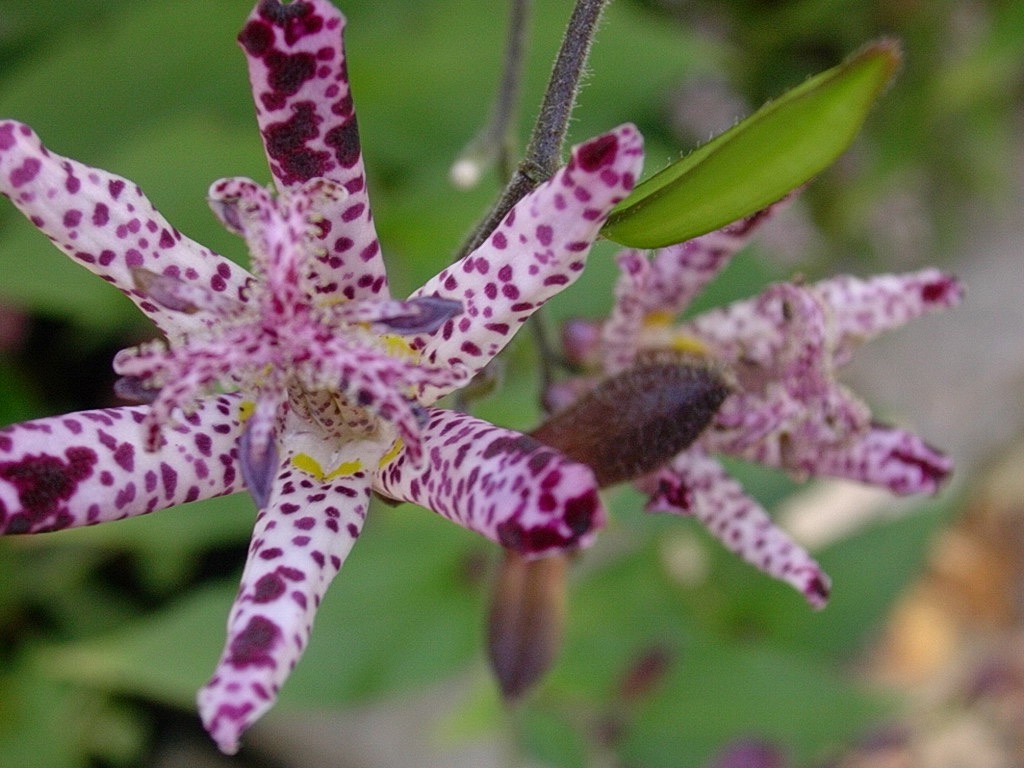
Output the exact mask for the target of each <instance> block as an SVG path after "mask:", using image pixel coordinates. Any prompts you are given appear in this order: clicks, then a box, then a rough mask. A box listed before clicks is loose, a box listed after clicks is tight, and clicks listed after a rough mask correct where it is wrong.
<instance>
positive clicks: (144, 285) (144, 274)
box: [132, 267, 199, 315]
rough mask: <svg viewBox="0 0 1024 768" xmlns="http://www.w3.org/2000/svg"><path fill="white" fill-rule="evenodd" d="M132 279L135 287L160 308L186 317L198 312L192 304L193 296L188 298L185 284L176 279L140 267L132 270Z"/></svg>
mask: <svg viewBox="0 0 1024 768" xmlns="http://www.w3.org/2000/svg"><path fill="white" fill-rule="evenodd" d="M132 279H133V280H134V281H135V287H136V288H138V289H139V290H140V291H142V292H143V293H144V294H146V296H148V297H149V298H151V299H152V300H153V301H155V302H156V303H157V304H159V305H160V306H161V307H164V308H166V309H170V310H172V311H174V312H184V313H185V314H186V315H193V314H195V313H196V312H198V311H199V307H198V306H197V305H196V304H195V303H194V301H193V299H194V298H195V296H194V295H192V296H190V295H189V294H190V293H193V294H194V292H193V291H190V290H189V288H191V287H192V286H189V285H188V284H187V283H185V282H183V281H181V280H179V279H178V278H176V277H169V276H168V275H160V274H157V273H156V272H152V271H150V270H148V269H144V268H142V267H135V268H134V269H133V270H132Z"/></svg>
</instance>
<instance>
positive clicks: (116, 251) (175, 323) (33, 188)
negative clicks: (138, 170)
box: [0, 121, 248, 339]
mask: <svg viewBox="0 0 1024 768" xmlns="http://www.w3.org/2000/svg"><path fill="white" fill-rule="evenodd" d="M0 193H2V194H3V195H4V196H6V197H8V198H10V200H11V202H13V203H14V205H15V206H16V207H17V208H18V209H19V210H20V211H21V212H22V213H23V214H25V216H26V217H27V218H28V219H29V220H30V221H31V222H32V223H33V224H34V225H35V226H36V227H38V228H39V229H40V230H41V231H42V232H43V233H44V234H45V235H46V236H47V237H49V238H50V239H51V240H52V241H53V242H54V243H55V244H56V245H57V246H58V247H59V248H60V249H61V250H62V251H64V253H66V254H67V255H68V256H70V257H71V258H72V259H73V260H74V261H76V262H77V263H79V264H81V265H82V266H84V267H85V268H86V269H88V270H89V271H91V272H93V273H95V274H97V275H99V276H100V277H102V278H103V279H104V280H107V281H108V282H111V283H113V284H114V285H115V286H117V287H118V288H120V289H121V290H122V291H123V292H124V293H126V294H127V295H128V296H129V298H131V300H132V301H134V302H135V303H136V304H137V305H138V307H139V308H140V309H141V310H142V311H143V312H145V313H146V315H148V316H149V317H150V318H151V319H152V320H153V322H155V323H156V324H157V326H158V327H159V328H160V330H161V331H163V332H164V333H165V334H166V335H167V336H168V338H171V339H175V338H178V337H180V336H181V335H183V334H188V333H190V332H193V331H197V330H200V329H204V328H207V327H208V326H209V323H210V319H209V317H207V316H206V315H203V314H191V315H190V314H185V313H182V312H180V311H175V310H172V309H168V308H167V307H165V306H163V305H161V304H159V303H158V302H156V301H153V300H151V299H150V298H149V297H148V296H147V295H146V294H145V293H144V292H143V291H141V290H140V289H139V288H138V286H137V285H136V282H135V278H134V275H133V270H135V269H137V268H143V269H146V270H148V271H150V272H153V273H156V274H158V275H168V276H170V277H174V278H177V279H178V280H181V281H182V282H184V283H188V284H194V285H196V286H200V287H202V288H203V289H208V290H210V291H212V292H213V293H215V294H219V295H223V296H226V297H230V298H232V299H238V298H240V296H241V291H242V289H243V287H244V285H245V283H246V280H247V279H248V273H247V272H246V271H245V270H244V269H242V268H241V267H239V266H237V265H236V264H233V263H232V262H230V261H228V260H227V259H225V258H222V257H221V256H218V255H217V254H215V253H212V252H211V251H209V250H207V249H206V248H203V247H202V246H200V245H199V244H197V243H195V242H193V241H192V240H189V239H188V238H187V237H185V236H184V235H182V234H181V233H180V232H178V230H176V229H175V228H174V227H172V226H171V225H170V224H168V223H167V221H166V219H164V218H163V216H161V215H160V214H159V213H157V211H156V209H155V208H153V206H152V205H151V204H150V202H149V201H148V200H147V199H146V198H145V196H144V195H143V194H142V191H141V190H140V189H139V188H138V187H137V186H136V185H135V184H133V183H132V182H130V181H127V180H126V179H122V178H121V177H120V176H115V175H114V174H112V173H107V172H106V171H100V170H97V169H95V168H90V167H88V166H86V165H83V164H81V163H78V162H76V161H74V160H69V159H68V158H65V157H61V156H60V155H57V154H54V153H52V152H50V151H49V150H47V149H46V148H45V147H43V145H42V143H41V142H40V140H39V137H38V136H36V134H35V133H34V132H33V131H32V130H31V129H30V128H29V127H28V126H26V125H22V124H20V123H15V122H11V121H6V122H0Z"/></svg>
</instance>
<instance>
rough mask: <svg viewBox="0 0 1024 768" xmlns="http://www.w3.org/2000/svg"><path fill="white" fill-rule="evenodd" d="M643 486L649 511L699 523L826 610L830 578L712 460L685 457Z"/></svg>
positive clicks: (692, 454) (693, 453) (690, 453)
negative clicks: (689, 517)
mask: <svg viewBox="0 0 1024 768" xmlns="http://www.w3.org/2000/svg"><path fill="white" fill-rule="evenodd" d="M643 485H644V487H645V488H647V489H648V491H649V492H650V493H651V498H650V501H649V503H648V506H647V508H648V510H649V511H651V512H671V513H674V514H681V515H692V516H693V517H696V518H697V519H698V520H700V522H701V523H702V524H703V525H704V527H705V528H707V530H708V531H709V532H710V533H711V534H712V535H713V536H714V537H715V538H716V539H718V540H719V541H720V542H722V544H723V545H724V546H725V547H726V548H727V549H729V550H730V551H731V552H733V553H734V554H736V555H738V556H739V557H742V558H743V559H744V560H746V561H747V562H748V563H751V564H752V565H754V566H756V567H757V568H759V569H761V570H762V571H764V572H765V573H767V574H768V575H769V576H772V577H774V578H776V579H779V580H781V581H784V582H786V583H787V584H790V585H791V586H793V587H794V588H796V589H797V591H799V592H800V593H801V594H803V595H804V597H805V598H806V599H807V602H808V603H810V604H811V606H812V607H814V608H823V607H824V605H825V602H826V601H827V600H828V594H829V584H830V582H829V579H828V576H826V575H825V574H824V573H823V572H822V570H821V568H820V567H819V565H818V564H817V563H816V562H815V561H814V559H813V558H812V557H811V556H810V555H808V554H807V552H806V551H805V550H804V549H803V548H802V547H801V546H800V545H799V544H797V543H796V542H794V541H793V540H792V539H791V538H790V537H789V536H788V535H787V534H786V532H785V531H783V530H782V529H781V528H778V527H776V525H775V524H774V523H773V522H772V521H771V518H770V517H768V514H767V513H766V512H765V511H764V509H762V508H761V506H760V505H759V504H758V503H757V502H756V501H754V500H753V499H751V498H750V497H749V496H747V495H746V494H745V493H744V492H743V488H742V486H741V485H740V484H739V483H738V482H736V481H735V480H734V479H733V478H731V477H730V476H729V475H728V474H727V473H726V472H725V470H724V469H723V468H722V466H721V465H720V464H719V463H718V462H717V461H715V460H714V459H713V458H711V457H710V456H708V455H707V454H705V453H703V452H702V451H699V450H688V451H684V452H683V453H681V454H679V456H677V457H676V458H675V459H673V460H672V461H671V462H670V463H669V465H668V466H666V467H665V468H664V469H662V470H659V471H658V472H656V473H654V474H653V475H651V476H650V477H648V478H646V479H645V480H644V483H643Z"/></svg>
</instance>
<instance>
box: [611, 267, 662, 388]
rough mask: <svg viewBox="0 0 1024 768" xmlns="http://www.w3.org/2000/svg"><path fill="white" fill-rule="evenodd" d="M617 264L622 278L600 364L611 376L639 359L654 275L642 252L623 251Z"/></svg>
mask: <svg viewBox="0 0 1024 768" xmlns="http://www.w3.org/2000/svg"><path fill="white" fill-rule="evenodd" d="M616 261H617V262H618V264H619V279H618V280H617V281H616V283H615V303H614V305H613V306H612V312H611V314H610V315H609V316H608V320H607V321H606V322H605V324H604V327H603V328H602V329H601V346H600V348H601V363H602V366H603V370H604V372H605V373H606V374H609V375H614V374H617V373H621V372H622V371H624V370H626V368H628V367H629V366H631V365H632V364H633V361H634V360H636V355H637V352H638V351H639V345H640V333H641V330H642V329H643V326H644V322H645V321H646V319H647V314H648V312H647V301H646V298H645V295H646V291H647V285H648V283H649V282H650V280H651V277H652V274H653V273H652V271H651V263H650V261H648V259H647V256H646V254H645V253H644V252H642V251H637V250H633V249H629V250H625V251H620V252H619V254H618V255H617V256H616Z"/></svg>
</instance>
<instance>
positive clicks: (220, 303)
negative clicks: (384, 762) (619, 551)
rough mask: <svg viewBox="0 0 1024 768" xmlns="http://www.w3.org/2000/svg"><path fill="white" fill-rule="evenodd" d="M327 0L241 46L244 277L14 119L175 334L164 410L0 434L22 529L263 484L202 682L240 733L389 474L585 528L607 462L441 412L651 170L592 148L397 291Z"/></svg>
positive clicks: (56, 231)
mask: <svg viewBox="0 0 1024 768" xmlns="http://www.w3.org/2000/svg"><path fill="white" fill-rule="evenodd" d="M343 26H344V18H343V17H342V16H341V14H340V13H338V12H337V11H336V10H335V9H334V8H333V7H332V6H331V5H330V4H329V3H327V2H325V1H324V0H305V1H304V2H292V3H289V4H281V3H279V2H277V1H276V0H265V1H264V2H261V3H259V4H258V6H257V7H256V9H255V10H254V11H253V13H252V15H251V16H250V17H249V19H248V21H247V23H246V25H245V27H244V29H243V30H242V33H241V35H240V36H239V41H240V42H241V44H242V47H243V49H244V51H245V53H246V56H247V58H248V63H249V74H250V79H251V82H252V85H253V90H254V94H255V101H256V109H257V118H258V122H259V127H260V132H261V135H262V138H263V145H264V149H265V151H266V154H267V157H268V160H269V163H270V169H271V172H272V175H273V177H274V180H275V182H276V192H271V191H267V190H266V189H264V188H262V187H260V186H258V185H257V184H255V183H254V182H252V181H249V180H245V179H227V180H223V181H219V182H216V183H215V184H214V185H213V186H212V188H211V192H210V198H211V205H212V207H213V209H214V211H215V213H216V214H217V215H218V216H219V218H220V219H221V221H222V222H223V223H224V224H225V226H227V227H228V229H230V230H231V231H232V232H235V233H237V234H239V235H241V236H242V237H244V238H245V240H246V242H247V244H248V247H249V249H250V251H251V262H252V273H251V274H250V273H248V272H246V271H245V270H243V269H242V268H240V267H238V266H236V265H235V264H233V263H232V262H230V261H228V260H227V259H224V258H222V257H220V256H218V255H216V254H214V253H211V252H210V251H209V250H207V249H205V248H203V247H202V246H200V245H198V244H196V243H195V242H193V241H191V240H189V239H188V238H186V237H185V236H183V235H182V234H181V233H180V232H178V231H177V230H175V229H174V228H173V227H172V226H171V225H170V224H168V223H167V222H166V220H164V219H163V217H161V216H160V214H159V213H157V212H156V210H154V208H153V207H152V206H151V205H150V203H149V202H148V201H147V200H146V198H145V197H144V196H143V194H142V192H141V190H140V189H139V188H138V187H136V186H135V185H134V184H132V183H130V182H128V181H126V180H124V179H122V178H119V177H117V176H114V175H112V174H110V173H106V172H104V171H100V170H96V169H94V168H90V167H87V166H85V165H82V164H80V163H77V162H75V161H73V160H69V159H66V158H63V157H60V156H58V155H56V154H54V153H52V152H50V151H49V150H48V149H46V148H45V147H44V146H43V145H42V144H41V142H40V140H39V139H38V138H37V137H36V135H35V134H34V133H33V132H32V131H31V130H30V129H29V128H28V127H27V126H24V125H21V124H19V123H15V122H10V121H7V122H0V192H2V193H3V194H4V195H5V196H7V197H8V198H10V200H11V201H12V202H13V203H14V205H15V206H17V207H18V208H19V209H20V210H21V211H22V212H23V213H24V214H25V215H26V216H27V217H28V218H29V219H30V220H31V221H32V223H33V224H35V225H36V226H37V227H38V228H39V229H40V230H42V231H43V232H44V233H45V234H46V235H47V236H48V237H49V238H50V239H51V240H52V241H53V242H54V243H55V244H56V245H57V246H58V247H59V248H60V249H61V250H63V251H64V252H65V253H66V254H67V255H68V256H70V257H71V258H72V259H73V260H74V261H76V262H78V263H79V264H81V265H83V266H84V267H86V268H87V269H89V270H90V271H92V272H94V273H96V274H97V275H99V276H100V277H102V278H103V279H105V280H107V281H109V282H111V283H113V284H114V285H115V286H117V287H118V288H120V289H121V290H122V291H123V292H125V293H126V294H127V295H128V296H129V297H130V298H131V299H132V300H133V301H134V302H135V304H136V305H137V306H138V307H139V308H140V309H141V310H142V311H143V312H144V313H145V314H146V315H148V316H149V317H150V318H151V319H152V320H153V321H154V322H155V323H156V325H157V326H158V327H159V329H160V330H161V331H162V332H163V334H164V335H165V336H166V340H167V341H166V344H163V343H159V342H158V343H153V344H148V345H143V346H142V347H139V348H137V349H132V350H126V351H123V352H122V353H120V354H119V355H118V356H117V358H116V360H115V368H116V370H117V371H118V373H120V374H121V375H122V376H123V377H124V378H123V379H122V380H121V382H120V385H119V389H120V391H121V392H122V393H126V394H131V395H135V396H137V399H141V401H142V402H143V403H144V404H142V405H135V406H126V407H121V408H108V409H102V410H95V411H87V412H83V413H76V414H69V415H66V416H58V417H55V418H44V419H39V420H37V421H33V422H29V423H25V424H18V425H14V426H10V427H7V428H5V429H3V430H0V533H8V534H15V533H34V532H42V531H53V530H58V529H63V528H68V527H72V526H80V525H91V524H95V523H101V522H105V521H109V520H116V519H121V518H124V517H131V516H135V515H142V514H146V513H149V512H154V511H156V510H159V509H164V508H167V507H171V506H175V505H177V504H182V503H185V502H188V501H193V500H196V499H201V498H208V497H212V496H218V495H223V494H228V493H233V492H236V491H240V490H243V489H247V490H248V491H249V493H250V494H251V495H252V497H253V498H254V499H255V501H256V504H257V506H258V508H259V511H258V514H257V518H256V524H255V530H254V532H253V537H252V543H251V546H250V549H249V556H248V561H247V564H246V567H245V571H244V573H243V575H242V583H241V588H240V590H239V593H238V597H237V599H236V601H235V605H234V607H233V609H232V611H231V614H230V617H229V620H228V638H227V642H226V645H225V649H224V652H223V655H222V656H221V659H220V662H219V664H218V666H217V669H216V671H215V673H214V675H213V677H212V678H211V680H210V681H209V682H208V683H207V684H206V686H205V687H204V688H203V689H202V690H201V691H200V693H199V708H200V712H201V715H202V717H203V721H204V723H205V725H206V727H207V729H208V730H209V731H210V733H211V735H212V736H213V738H214V739H215V740H216V742H217V743H218V745H219V746H220V747H221V749H222V750H224V751H226V752H233V751H234V750H236V749H237V745H238V737H239V735H240V734H241V732H242V731H243V730H245V729H246V728H247V727H248V726H249V725H250V724H251V723H252V722H253V721H255V720H256V719H257V718H258V717H259V716H260V715H261V714H262V713H263V712H265V711H266V710H267V709H268V708H269V707H270V706H271V705H272V704H273V702H274V700H275V699H276V696H277V692H278V690H279V689H280V687H281V685H282V684H283V682H284V680H285V678H286V677H287V676H288V674H289V672H290V670H291V669H292V667H294V665H295V664H296V663H297V661H298V659H299V657H300V655H301V654H302V651H303V649H304V648H305V646H306V643H307V641H308V638H309V633H310V629H311V625H312V621H313V617H314V614H315V611H316V608H317V606H318V604H319V603H320V599H321V597H322V596H323V594H324V592H325V590H326V589H327V586H328V584H329V583H330V581H331V580H332V579H333V577H334V575H335V574H336V573H337V572H338V570H339V569H340V568H341V565H342V562H343V561H344V559H345V557H346V555H347V554H348V552H349V550H350V548H351V547H352V545H353V543H354V541H355V539H356V537H357V536H358V535H359V533H360V530H361V529H362V525H363V519H364V517H365V515H366V512H367V507H368V503H369V499H370V495H371V492H372V491H376V492H378V493H380V494H381V495H383V496H386V497H388V498H391V499H396V500H400V501H409V502H413V503H416V504H420V505H423V506H425V507H428V508H429V509H432V510H434V511H436V512H437V513H439V514H441V515H443V516H445V517H447V518H449V519H451V520H452V521H454V522H456V523H458V524H459V525H462V526H464V527H466V528H469V529H471V530H474V531H477V532H479V533H481V534H483V535H484V536H486V537H488V538H490V539H492V540H494V541H497V542H499V543H501V544H502V545H503V546H505V547H508V548H512V549H515V550H517V551H519V552H522V553H524V554H526V555H528V556H537V555H543V554H546V553H550V552H555V551H560V550H563V549H566V548H574V547H578V546H584V545H586V544H587V543H588V542H589V541H590V539H591V538H592V534H593V531H594V530H595V529H596V528H597V527H599V526H600V525H601V523H602V522H603V519H604V510H603V507H602V506H601V503H600V500H599V498H598V494H597V486H596V483H595V480H594V477H593V473H592V472H591V471H590V469H589V468H587V467H586V466H584V465H582V464H579V463H577V462H573V461H570V460H569V459H567V458H566V457H565V456H563V455H561V454H559V453H558V452H557V451H554V450H552V449H550V448H548V447H545V446H543V445H541V444H540V443H538V442H537V441H535V440H532V439H531V438H529V437H528V436H525V435H522V434H519V433H516V432H511V431H509V430H506V429H502V428H499V427H496V426H494V425H491V424H488V423H487V422H483V421H480V420H478V419H475V418H472V417H470V416H468V415H465V414H460V413H454V412H451V411H447V410H442V409H438V408H434V407H432V406H433V404H434V403H435V402H436V401H437V400H438V399H439V398H440V397H442V396H444V395H445V394H447V393H449V392H451V391H453V390H454V389H456V388H457V387H459V386H460V385H462V384H463V383H465V382H466V381H467V380H468V379H469V378H470V377H471V376H472V375H473V374H474V373H476V372H477V371H479V370H481V369H482V368H483V367H484V366H485V365H486V364H487V362H488V361H489V360H491V359H492V358H493V357H494V356H495V355H496V354H497V353H498V352H499V351H500V350H501V349H502V348H503V347H504V346H505V344H506V343H507V342H508V341H509V339H510V338H511V337H512V335H513V334H514V333H515V331H516V330H517V329H518V327H519V326H520V325H521V324H522V323H523V322H524V321H525V320H526V319H527V318H528V317H529V316H530V314H532V313H533V311H534V310H536V309H537V308H538V307H539V306H540V305H541V304H543V303H544V302H545V301H547V300H548V299H549V298H551V297H552V296H554V295H555V294H557V293H558V292H559V291H561V290H562V289H563V288H564V287H566V286H567V285H569V284H571V283H572V282H574V280H575V279H576V277H577V276H578V275H579V274H580V272H581V270H582V269H583V266H584V263H585V259H586V255H587V252H588V250H589V248H590V245H591V243H592V242H593V241H594V240H595V239H596V237H597V235H598V232H599V230H600V227H601V225H602V224H603V222H604V220H605V218H606V216H607V214H608V212H609V211H610V210H611V208H612V207H613V206H614V205H615V203H616V202H618V201H619V200H620V199H622V197H624V196H625V194H626V193H627V192H628V191H629V189H630V188H631V187H632V185H633V182H634V179H635V177H636V175H637V173H638V172H639V166H640V164H641V162H642V140H641V137H640V136H639V134H638V133H637V131H636V130H635V129H634V128H633V127H632V126H628V125H627V126H622V127H620V128H618V129H616V130H615V131H612V132H610V133H608V134H605V135H603V136H599V137H597V138H596V139H593V140H591V141H589V142H586V143H584V144H582V145H580V146H578V147H576V148H575V149H574V151H573V153H572V157H571V159H570V161H569V163H568V164H567V165H566V166H565V167H563V168H562V169H561V170H560V171H558V172H557V173H556V174H555V176H554V177H553V178H552V179H551V180H550V181H549V182H548V183H546V184H544V185H542V186H540V187H538V188H537V189H536V190H535V191H534V192H533V193H532V194H530V195H529V196H527V197H526V198H524V199H523V200H522V201H521V202H520V203H519V205H517V206H516V207H515V209H514V210H512V211H511V212H510V213H509V214H508V216H507V217H506V218H505V219H504V221H503V222H502V223H501V224H500V226H499V227H498V228H497V229H496V230H495V231H494V233H493V234H492V235H491V236H490V237H489V238H488V240H487V242H486V243H485V244H483V245H482V246H481V247H480V248H478V249H477V250H476V251H474V252H473V253H471V254H470V255H468V256H467V257H465V258H464V259H462V260H461V261H459V262H457V263H456V264H454V265H452V266H451V267H449V268H447V269H445V270H444V271H442V272H441V273H440V274H439V275H438V276H437V277H435V278H434V279H432V280H430V281H429V282H428V283H427V284H426V285H424V286H423V287H422V288H421V289H420V290H418V291H417V292H415V294H414V295H413V296H412V297H410V298H409V299H408V300H405V301H400V300H396V299H392V298H391V297H390V294H389V291H388V285H387V278H386V274H385V270H384V265H383V262H382V260H381V253H380V246H379V244H378V241H377V236H376V233H375V230H374V227H373V222H372V218H371V215H370V208H369V201H368V198H367V191H366V186H365V183H364V172H363V162H362V155H361V151H360V147H359V139H358V132H357V129H356V121H355V116H354V113H353V109H352V102H351V99H350V97H349V85H348V80H347V75H346V68H345V57H344V51H343V47H342V39H341V38H342V35H341V33H342V29H343Z"/></svg>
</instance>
